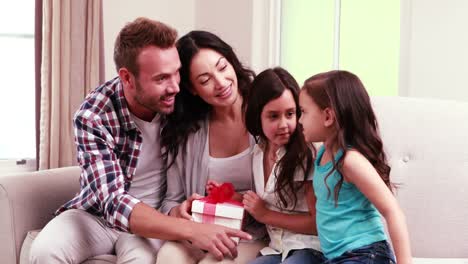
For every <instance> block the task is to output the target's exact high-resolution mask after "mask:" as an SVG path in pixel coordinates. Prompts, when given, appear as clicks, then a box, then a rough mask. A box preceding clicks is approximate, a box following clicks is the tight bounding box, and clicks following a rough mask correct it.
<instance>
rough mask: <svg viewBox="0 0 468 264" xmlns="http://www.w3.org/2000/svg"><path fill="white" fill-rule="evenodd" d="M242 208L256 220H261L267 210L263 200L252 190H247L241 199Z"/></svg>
mask: <svg viewBox="0 0 468 264" xmlns="http://www.w3.org/2000/svg"><path fill="white" fill-rule="evenodd" d="M242 203H243V204H244V209H245V210H247V212H249V213H250V214H251V215H252V216H253V217H254V218H255V219H256V220H257V221H259V222H263V221H262V219H263V217H264V216H265V215H266V213H267V212H268V209H267V208H266V206H265V202H264V201H263V200H262V199H261V198H260V197H259V196H258V195H257V194H256V193H254V192H252V191H247V192H246V193H245V194H244V196H243V199H242Z"/></svg>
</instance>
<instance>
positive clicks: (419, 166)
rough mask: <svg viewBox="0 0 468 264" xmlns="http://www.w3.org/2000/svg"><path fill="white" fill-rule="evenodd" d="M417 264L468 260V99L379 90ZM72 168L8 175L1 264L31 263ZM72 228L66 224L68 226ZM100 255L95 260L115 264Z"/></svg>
mask: <svg viewBox="0 0 468 264" xmlns="http://www.w3.org/2000/svg"><path fill="white" fill-rule="evenodd" d="M372 103H373V105H374V109H375V111H376V114H377V117H378V121H379V124H380V130H381V134H382V137H383V141H384V145H385V151H386V153H387V155H388V158H389V162H390V165H391V167H392V171H391V178H392V180H393V182H395V183H397V184H398V189H397V190H396V192H395V195H396V196H397V198H398V200H399V202H400V205H401V207H402V208H403V211H404V212H405V214H406V220H407V224H408V228H409V232H410V239H411V247H412V254H413V256H414V263H415V264H468V103H464V102H455V101H444V100H432V99H416V98H405V97H373V98H372ZM79 175H80V169H79V168H78V167H68V168H59V169H51V170H45V171H38V172H28V173H21V174H17V175H4V176H0V212H1V214H0V263H2V264H8V263H28V261H27V259H28V255H29V247H30V245H31V243H32V241H33V240H34V237H35V236H36V235H37V233H38V232H39V231H38V230H39V229H41V228H42V227H43V226H44V225H45V224H46V223H47V222H48V221H49V220H50V219H51V218H52V216H53V212H54V211H55V210H56V209H57V208H58V207H59V206H60V205H61V204H63V203H64V202H65V201H67V200H69V199H70V198H71V197H72V196H73V195H74V194H75V193H76V192H77V191H78V188H79V186H78V185H79V184H78V178H79ZM65 231H66V230H64V232H65ZM114 262H115V257H114V256H110V255H106V256H97V257H95V258H93V259H91V260H89V261H87V263H114Z"/></svg>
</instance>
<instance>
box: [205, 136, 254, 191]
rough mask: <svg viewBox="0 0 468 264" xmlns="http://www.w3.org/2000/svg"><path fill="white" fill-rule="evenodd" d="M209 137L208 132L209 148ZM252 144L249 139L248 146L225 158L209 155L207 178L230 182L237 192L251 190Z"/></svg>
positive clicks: (207, 141) (207, 146)
mask: <svg viewBox="0 0 468 264" xmlns="http://www.w3.org/2000/svg"><path fill="white" fill-rule="evenodd" d="M208 130H209V129H208ZM209 138H210V136H209V132H208V139H207V140H206V148H209ZM254 146H255V141H254V140H250V145H249V147H248V148H246V149H245V150H244V151H242V152H241V153H239V154H236V155H234V156H231V157H226V158H214V157H211V156H209V161H208V179H209V180H214V181H217V182H219V183H223V182H230V183H232V184H233V185H234V188H235V190H236V191H237V192H245V191H247V190H253V174H252V173H253V172H252V153H253V152H252V151H253V147H254ZM208 153H209V151H208Z"/></svg>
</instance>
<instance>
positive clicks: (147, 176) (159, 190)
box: [128, 113, 166, 208]
mask: <svg viewBox="0 0 468 264" xmlns="http://www.w3.org/2000/svg"><path fill="white" fill-rule="evenodd" d="M130 116H131V118H132V120H133V121H134V122H135V124H136V126H137V127H138V130H140V132H141V136H142V144H141V149H140V155H139V156H138V162H137V166H136V169H135V175H134V177H133V181H132V184H131V185H130V189H129V190H128V193H129V194H130V195H132V196H133V197H135V198H137V199H139V200H140V201H142V202H144V203H146V204H147V205H149V206H151V207H153V208H159V207H160V206H161V202H162V199H163V196H164V190H165V184H166V182H165V174H164V164H163V162H162V159H161V146H160V144H159V128H160V126H161V123H160V115H156V116H155V117H154V118H153V120H152V121H151V122H146V121H144V120H141V119H140V118H138V117H136V116H135V115H133V114H131V113H130Z"/></svg>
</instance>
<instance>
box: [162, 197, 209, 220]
mask: <svg viewBox="0 0 468 264" xmlns="http://www.w3.org/2000/svg"><path fill="white" fill-rule="evenodd" d="M201 198H203V196H201V195H199V194H198V193H194V194H192V195H191V196H190V197H189V198H188V199H187V200H185V201H183V202H182V203H181V204H180V205H178V206H175V207H173V208H172V209H171V211H170V212H169V215H170V216H175V217H179V218H184V219H187V220H192V202H193V200H197V199H201Z"/></svg>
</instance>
